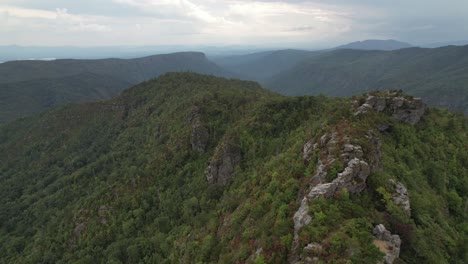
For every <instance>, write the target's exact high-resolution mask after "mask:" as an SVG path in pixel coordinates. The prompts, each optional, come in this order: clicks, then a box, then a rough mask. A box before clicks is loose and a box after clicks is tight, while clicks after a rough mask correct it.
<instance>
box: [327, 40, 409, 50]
mask: <svg viewBox="0 0 468 264" xmlns="http://www.w3.org/2000/svg"><path fill="white" fill-rule="evenodd" d="M411 46H412V45H411V44H409V43H406V42H401V41H397V40H393V39H388V40H377V39H368V40H363V41H356V42H351V43H348V44H345V45H341V46H338V47H336V48H335V49H357V50H399V49H404V48H410V47H411Z"/></svg>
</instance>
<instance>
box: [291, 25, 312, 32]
mask: <svg viewBox="0 0 468 264" xmlns="http://www.w3.org/2000/svg"><path fill="white" fill-rule="evenodd" d="M311 30H315V27H314V26H307V25H304V26H298V27H292V28H289V29H287V30H286V31H311Z"/></svg>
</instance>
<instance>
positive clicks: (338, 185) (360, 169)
mask: <svg viewBox="0 0 468 264" xmlns="http://www.w3.org/2000/svg"><path fill="white" fill-rule="evenodd" d="M366 137H367V140H368V142H369V143H370V146H371V147H370V148H369V149H368V150H367V151H368V153H366V155H364V151H363V148H362V147H361V146H359V145H356V144H351V143H350V139H349V138H348V137H346V136H342V137H341V138H340V137H339V136H338V134H337V133H332V134H330V135H328V134H325V135H323V136H322V137H321V138H320V140H319V142H318V143H316V144H312V142H311V141H310V140H309V141H307V142H306V144H305V145H304V147H303V158H304V160H307V158H309V157H310V155H305V154H306V153H312V152H313V151H315V150H316V149H317V148H319V149H320V157H321V158H319V160H318V161H317V169H316V171H315V174H314V175H313V176H312V178H311V185H312V188H311V189H310V190H309V191H308V192H307V193H306V195H305V196H304V197H303V198H302V200H301V204H300V206H299V209H298V210H297V211H296V213H295V214H294V216H293V221H294V237H293V242H292V247H291V252H293V253H292V254H291V255H290V258H289V262H290V263H296V262H297V261H298V260H299V259H301V258H300V257H299V256H298V255H297V252H298V251H299V233H300V230H301V229H302V228H303V227H304V226H306V225H308V224H309V223H310V222H311V220H312V216H311V215H309V203H311V202H313V200H314V199H315V198H317V197H325V198H331V197H333V196H335V195H337V194H338V193H339V192H342V191H343V189H346V190H347V191H348V192H349V193H359V192H362V191H363V190H364V189H365V187H366V180H367V177H368V176H369V175H370V174H371V173H372V172H373V171H375V170H376V169H377V168H378V167H379V161H380V157H381V154H382V153H381V142H380V140H379V138H377V137H376V136H375V135H374V134H373V133H372V132H370V131H369V133H368V134H367V135H366ZM340 143H342V144H340ZM306 150H307V151H306ZM335 161H338V162H344V164H346V167H345V169H344V170H343V171H342V172H339V173H338V174H337V176H336V178H335V179H333V180H332V181H331V182H326V179H327V175H328V167H329V166H330V165H331V164H332V163H334V162H335ZM303 261H305V259H303Z"/></svg>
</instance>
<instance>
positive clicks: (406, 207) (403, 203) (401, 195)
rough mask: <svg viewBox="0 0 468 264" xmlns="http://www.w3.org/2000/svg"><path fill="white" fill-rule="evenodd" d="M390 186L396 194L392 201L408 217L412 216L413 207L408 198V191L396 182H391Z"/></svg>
mask: <svg viewBox="0 0 468 264" xmlns="http://www.w3.org/2000/svg"><path fill="white" fill-rule="evenodd" d="M389 182H390V184H391V185H392V187H393V189H394V191H395V192H394V194H393V196H392V201H393V202H394V203H395V204H396V205H398V206H399V207H400V208H401V209H403V211H404V212H405V213H406V215H408V216H411V205H410V200H409V196H408V189H406V187H405V186H404V185H403V184H402V183H401V182H398V183H396V182H395V181H394V180H392V179H390V180H389Z"/></svg>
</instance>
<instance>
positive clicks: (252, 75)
mask: <svg viewBox="0 0 468 264" xmlns="http://www.w3.org/2000/svg"><path fill="white" fill-rule="evenodd" d="M318 54H320V52H318V51H306V50H293V49H287V50H273V51H264V52H257V53H252V54H246V55H235V56H227V57H217V58H212V60H213V61H214V62H215V63H216V64H218V65H220V66H221V67H223V68H224V69H226V70H228V71H230V72H233V73H236V74H237V76H239V77H241V78H243V79H247V80H254V81H257V82H260V83H262V82H264V81H266V80H268V79H269V78H271V77H272V76H275V75H276V74H278V73H280V72H283V71H286V70H288V69H290V68H292V67H293V66H295V65H296V64H298V63H299V62H301V61H303V60H304V59H306V58H310V57H314V56H316V55H318Z"/></svg>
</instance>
